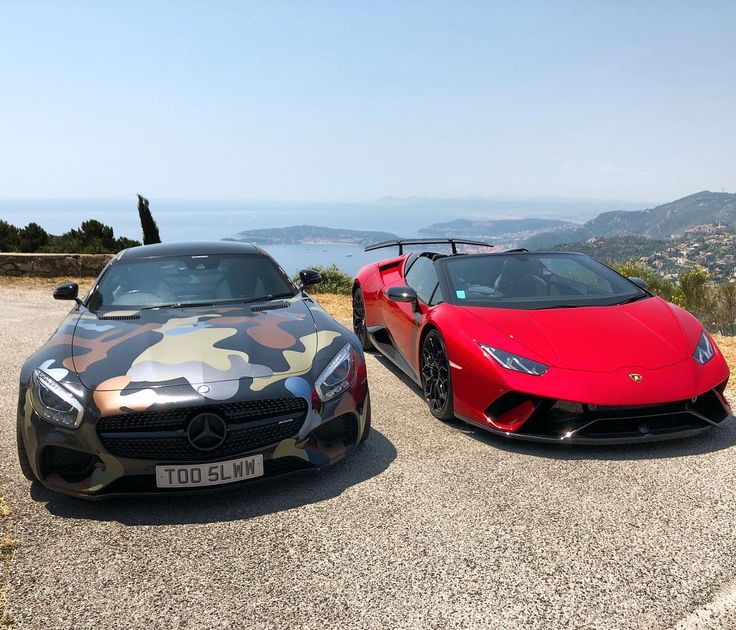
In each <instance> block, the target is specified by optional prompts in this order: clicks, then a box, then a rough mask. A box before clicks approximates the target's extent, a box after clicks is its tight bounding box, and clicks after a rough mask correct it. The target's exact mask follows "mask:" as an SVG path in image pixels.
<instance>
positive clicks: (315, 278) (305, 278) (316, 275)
mask: <svg viewBox="0 0 736 630" xmlns="http://www.w3.org/2000/svg"><path fill="white" fill-rule="evenodd" d="M299 280H301V282H302V288H304V287H311V286H312V285H314V284H319V283H320V282H322V274H321V273H320V272H319V271H315V270H314V269H302V270H301V271H300V272H299Z"/></svg>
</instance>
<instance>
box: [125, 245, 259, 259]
mask: <svg viewBox="0 0 736 630" xmlns="http://www.w3.org/2000/svg"><path fill="white" fill-rule="evenodd" d="M209 254H212V255H214V254H263V251H262V250H261V249H260V248H258V247H256V246H255V245H253V243H241V242H239V241H194V242H189V243H156V244H155V245H139V246H138V247H131V248H130V249H126V250H123V251H122V252H121V253H120V258H124V259H125V260H131V259H136V258H156V257H158V256H206V255H209Z"/></svg>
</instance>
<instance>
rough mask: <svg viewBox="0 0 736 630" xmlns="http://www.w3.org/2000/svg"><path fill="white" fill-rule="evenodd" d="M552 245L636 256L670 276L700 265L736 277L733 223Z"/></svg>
mask: <svg viewBox="0 0 736 630" xmlns="http://www.w3.org/2000/svg"><path fill="white" fill-rule="evenodd" d="M551 249H555V250H565V251H576V252H581V253H583V254H588V255H589V256H592V257H593V258H597V259H599V260H602V261H606V262H619V263H622V262H626V261H627V260H636V261H638V262H642V263H644V264H645V265H647V266H648V267H651V268H652V269H654V270H656V271H657V272H659V273H660V274H661V275H663V276H665V277H668V278H674V277H676V276H679V275H680V274H681V273H683V272H686V271H689V270H691V269H693V268H694V267H695V266H697V265H700V266H702V267H705V268H706V269H707V270H708V272H709V273H710V275H711V278H712V279H713V280H716V281H718V282H724V281H729V280H732V281H736V229H735V228H733V227H715V226H699V227H695V228H691V229H690V230H687V231H685V232H684V233H683V234H682V235H681V236H679V237H677V238H673V239H669V240H654V239H649V238H646V237H643V236H635V235H626V236H613V237H610V238H603V239H598V238H590V239H588V240H586V241H583V242H577V243H567V244H564V245H557V246H555V247H553V248H551Z"/></svg>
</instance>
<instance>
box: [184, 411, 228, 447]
mask: <svg viewBox="0 0 736 630" xmlns="http://www.w3.org/2000/svg"><path fill="white" fill-rule="evenodd" d="M226 437H227V425H226V424H225V421H224V420H223V419H222V418H220V416H218V415H217V414H214V413H200V414H199V415H198V416H194V418H192V419H191V420H190V421H189V426H188V427H187V438H188V439H189V443H190V444H191V445H192V446H193V447H194V448H196V449H197V450H200V451H214V450H215V449H216V448H218V447H220V446H222V443H223V442H224V441H225V438H226Z"/></svg>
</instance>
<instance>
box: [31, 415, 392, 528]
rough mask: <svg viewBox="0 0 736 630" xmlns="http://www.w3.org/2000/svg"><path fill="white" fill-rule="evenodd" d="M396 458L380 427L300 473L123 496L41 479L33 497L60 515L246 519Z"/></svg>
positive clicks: (138, 520) (166, 521)
mask: <svg viewBox="0 0 736 630" xmlns="http://www.w3.org/2000/svg"><path fill="white" fill-rule="evenodd" d="M395 459H396V448H395V447H394V445H393V444H392V443H391V442H390V441H389V440H388V439H387V438H386V437H385V436H384V435H383V434H382V433H380V432H379V431H376V430H375V429H373V430H372V432H371V435H370V437H369V438H368V440H367V441H366V442H365V443H364V444H362V445H361V446H359V447H357V448H355V449H352V450H351V451H350V452H348V454H347V456H346V457H345V459H344V460H342V461H341V462H339V463H338V464H336V465H334V466H331V467H329V468H324V469H322V470H320V471H307V472H300V473H294V474H292V475H288V476H285V477H277V478H273V479H264V480H263V481H258V482H255V483H246V484H240V485H237V486H233V487H229V488H226V487H222V488H216V489H214V490H212V491H208V492H205V493H198V494H180V495H176V496H174V495H159V496H143V497H136V498H132V497H130V498H128V497H120V498H111V499H109V500H106V501H85V500H82V499H75V498H73V497H67V496H64V495H60V494H57V493H55V492H51V491H50V490H48V489H46V488H45V487H44V486H42V485H41V484H40V483H34V484H33V485H32V486H31V498H32V499H33V500H34V501H40V502H45V503H46V509H47V510H48V511H49V512H50V513H51V514H53V515H55V516H61V517H64V518H78V519H88V520H96V521H117V522H119V523H122V524H123V525H131V526H136V525H149V526H151V525H154V526H155V525H184V524H196V523H212V522H226V521H236V520H245V519H249V518H254V517H257V516H263V515H266V514H272V513H275V512H282V511H284V510H290V509H294V508H298V507H301V506H304V505H309V504H310V503H319V502H321V501H326V500H328V499H332V498H334V497H337V496H339V495H340V494H342V493H343V492H344V491H345V490H347V489H348V488H350V487H351V486H355V485H358V484H360V483H363V482H364V481H367V480H369V479H371V478H373V477H376V476H378V475H380V474H381V473H382V472H383V471H385V470H386V469H387V468H388V467H389V465H390V464H391V462H393V461H394V460H395Z"/></svg>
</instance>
